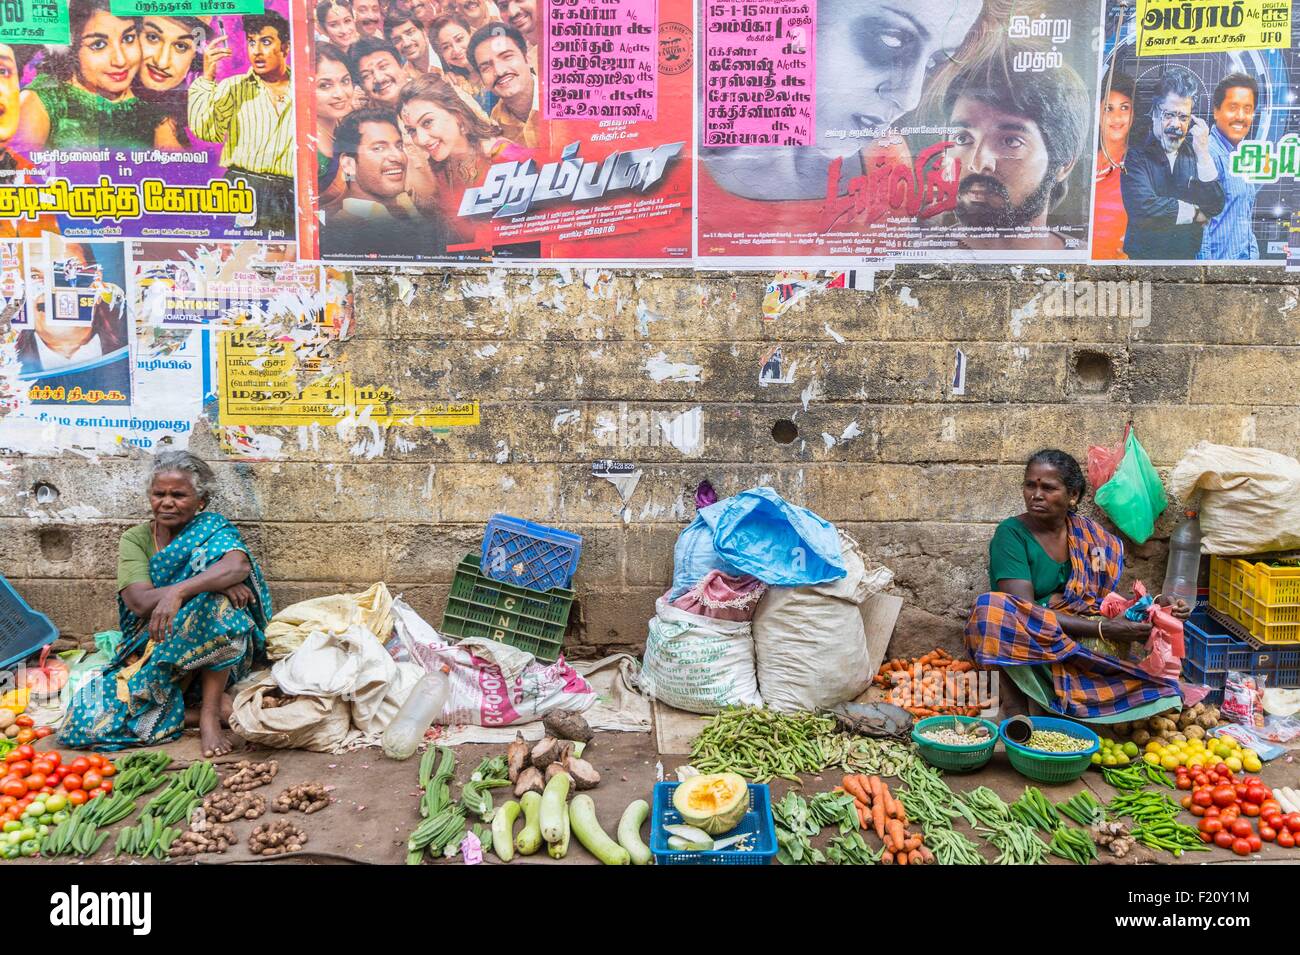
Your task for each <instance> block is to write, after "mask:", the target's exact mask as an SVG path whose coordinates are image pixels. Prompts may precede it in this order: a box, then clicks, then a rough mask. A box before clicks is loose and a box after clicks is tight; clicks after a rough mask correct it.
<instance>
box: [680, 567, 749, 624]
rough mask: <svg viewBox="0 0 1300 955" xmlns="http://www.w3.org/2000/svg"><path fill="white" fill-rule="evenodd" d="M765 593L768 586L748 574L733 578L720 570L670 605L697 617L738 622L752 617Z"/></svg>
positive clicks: (712, 573) (705, 577)
mask: <svg viewBox="0 0 1300 955" xmlns="http://www.w3.org/2000/svg"><path fill="white" fill-rule="evenodd" d="M766 591H767V584H765V583H763V582H762V581H761V580H759V579H758V578H757V577H751V576H749V575H748V574H744V575H742V576H740V577H732V576H730V575H728V574H724V573H723V572H722V571H720V570H711V571H709V572H708V573H707V574H705V575H704V576H703V577H702V578H701V579H700V582H699V583H698V584H696V585H695V586H694V587H692V588H691V589H690V590H688V591H686V593H684V594H682V595H681V596H680V597H678V598H677V599H676V600H674V601H673V602H672V605H673V606H674V607H676V608H677V609H678V610H685V611H686V612H687V613H693V614H696V615H697V616H700V617H712V618H713V619H715V620H734V621H737V622H740V621H744V620H750V619H752V618H753V616H754V608H755V607H757V606H758V600H759V598H760V597H762V596H763V594H764V593H765V592H766Z"/></svg>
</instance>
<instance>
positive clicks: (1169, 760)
mask: <svg viewBox="0 0 1300 955" xmlns="http://www.w3.org/2000/svg"><path fill="white" fill-rule="evenodd" d="M1181 764H1182V760H1180V759H1179V758H1178V757H1177V756H1166V757H1164V758H1163V759H1162V760H1160V765H1161V766H1163V767H1164V768H1165V769H1177V768H1178V767H1179V766H1180V765H1181Z"/></svg>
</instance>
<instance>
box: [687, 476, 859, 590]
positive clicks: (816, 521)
mask: <svg viewBox="0 0 1300 955" xmlns="http://www.w3.org/2000/svg"><path fill="white" fill-rule="evenodd" d="M720 506H721V507H722V508H723V510H722V512H721V513H720V514H719V515H718V518H717V525H716V529H715V531H714V534H713V546H714V548H715V549H716V550H717V552H718V556H720V557H721V558H722V559H723V560H724V561H726V562H727V563H728V564H730V565H731V566H732V567H736V568H738V569H739V570H740V571H741V572H742V573H746V574H751V575H753V576H755V577H757V578H758V579H759V580H761V581H763V583H765V584H771V585H773V586H781V587H805V586H809V585H812V584H822V583H826V582H827V581H831V580H839V579H841V578H842V577H843V576H844V575H845V573H846V572H847V571H846V569H845V566H844V558H843V556H842V555H841V553H840V539H839V535H838V533H837V532H836V530H835V527H834V525H832V524H829V523H827V522H826V521H824V520H822V519H821V518H820V517H818V516H817V515H816V514H814V513H813V512H812V511H810V510H808V509H807V508H803V507H798V506H796V505H794V504H791V503H790V502H788V501H786V500H785V499H784V498H782V497H781V495H779V494H777V493H776V492H775V491H773V490H772V489H771V488H770V487H756V488H751V489H750V490H748V491H741V492H740V493H739V494H737V495H736V496H735V497H730V498H728V499H727V500H725V501H722V502H720ZM701 513H703V512H701Z"/></svg>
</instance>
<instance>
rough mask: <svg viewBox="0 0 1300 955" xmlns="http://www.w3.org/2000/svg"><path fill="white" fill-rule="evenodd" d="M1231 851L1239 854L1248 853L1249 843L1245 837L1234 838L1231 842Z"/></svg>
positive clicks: (1244, 854) (1245, 854) (1246, 854)
mask: <svg viewBox="0 0 1300 955" xmlns="http://www.w3.org/2000/svg"><path fill="white" fill-rule="evenodd" d="M1232 851H1233V852H1235V853H1236V854H1237V855H1239V856H1248V855H1250V843H1249V842H1247V841H1246V840H1245V839H1236V840H1234V841H1233V843H1232Z"/></svg>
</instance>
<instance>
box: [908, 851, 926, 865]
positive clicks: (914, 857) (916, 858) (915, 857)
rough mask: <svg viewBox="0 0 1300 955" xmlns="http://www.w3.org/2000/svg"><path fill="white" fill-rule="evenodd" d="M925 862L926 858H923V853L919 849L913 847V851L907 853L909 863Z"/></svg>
mask: <svg viewBox="0 0 1300 955" xmlns="http://www.w3.org/2000/svg"><path fill="white" fill-rule="evenodd" d="M924 863H925V860H924V859H922V858H921V853H920V851H919V850H917V849H913V850H912V851H911V852H909V853H908V854H907V864H908V865H923V864H924Z"/></svg>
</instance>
